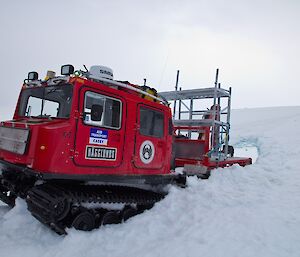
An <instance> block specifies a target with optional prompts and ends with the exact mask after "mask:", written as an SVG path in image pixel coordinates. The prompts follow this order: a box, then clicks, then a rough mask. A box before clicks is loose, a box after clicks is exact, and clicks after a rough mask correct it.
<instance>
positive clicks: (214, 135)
mask: <svg viewBox="0 0 300 257" xmlns="http://www.w3.org/2000/svg"><path fill="white" fill-rule="evenodd" d="M218 77H219V69H217V70H216V77H215V83H214V87H210V88H198V89H190V90H182V89H181V87H180V88H179V90H178V80H179V71H177V76H176V85H175V91H166V92H160V93H159V95H160V96H162V97H163V98H164V99H166V100H167V101H168V102H169V103H170V102H172V101H173V124H174V126H184V127H191V128H195V127H210V134H211V139H210V140H211V150H210V152H211V153H217V154H220V152H221V151H222V150H221V147H222V146H224V156H225V158H226V157H227V154H228V137H229V129H230V113H231V87H229V89H228V90H227V89H223V88H221V84H220V83H219V82H218ZM222 98H227V106H225V108H223V109H222V108H221V99H222ZM203 99H212V100H213V104H212V106H213V108H212V110H211V109H206V110H195V106H196V105H197V104H196V103H197V101H198V100H200V101H201V100H203ZM177 101H178V108H177ZM184 101H189V106H188V104H186V103H185V102H184ZM217 106H219V108H218V107H217ZM209 107H211V106H209ZM183 108H185V109H186V110H183ZM177 109H178V110H177ZM183 114H188V119H182V116H183ZM207 114H210V117H211V118H210V119H205V118H202V119H199V118H197V119H195V116H199V115H203V116H204V115H207ZM217 117H220V119H218V118H217ZM192 131H194V130H193V129H191V130H189V131H188V138H189V139H191V133H192ZM214 142H216V143H214Z"/></svg>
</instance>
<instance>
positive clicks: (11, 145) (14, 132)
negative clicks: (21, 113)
mask: <svg viewBox="0 0 300 257" xmlns="http://www.w3.org/2000/svg"><path fill="white" fill-rule="evenodd" d="M28 139H29V129H23V128H8V127H0V149H3V150H6V151H9V152H12V153H17V154H24V153H25V151H26V146H27V142H28Z"/></svg>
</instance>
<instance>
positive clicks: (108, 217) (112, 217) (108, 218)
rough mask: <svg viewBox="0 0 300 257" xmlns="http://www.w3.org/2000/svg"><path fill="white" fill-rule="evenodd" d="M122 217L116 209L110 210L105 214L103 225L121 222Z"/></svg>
mask: <svg viewBox="0 0 300 257" xmlns="http://www.w3.org/2000/svg"><path fill="white" fill-rule="evenodd" d="M121 221H122V219H121V217H120V214H119V212H116V211H108V212H107V213H105V214H104V215H103V218H102V225H107V224H118V223H121Z"/></svg>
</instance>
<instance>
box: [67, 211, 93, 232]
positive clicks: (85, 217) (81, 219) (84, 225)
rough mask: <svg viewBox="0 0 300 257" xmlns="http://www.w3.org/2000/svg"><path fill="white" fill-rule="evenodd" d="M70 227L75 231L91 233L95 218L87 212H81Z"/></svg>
mask: <svg viewBox="0 0 300 257" xmlns="http://www.w3.org/2000/svg"><path fill="white" fill-rule="evenodd" d="M72 226H73V227H74V228H75V229H77V230H82V231H91V230H92V229H94V228H95V217H94V215H93V214H92V213H90V212H88V211H84V212H81V213H79V214H78V215H77V216H76V217H75V219H74V220H73V222H72Z"/></svg>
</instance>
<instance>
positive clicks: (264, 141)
mask: <svg viewBox="0 0 300 257" xmlns="http://www.w3.org/2000/svg"><path fill="white" fill-rule="evenodd" d="M299 127H300V107H282V108H265V109H244V110H236V111H233V114H232V131H231V139H230V140H231V143H232V144H234V145H235V146H256V147H257V148H258V151H259V156H258V159H257V161H256V163H255V164H253V165H252V166H248V167H245V168H242V167H239V166H234V167H230V168H226V169H218V170H215V171H213V172H212V176H211V177H210V178H209V179H208V180H197V179H195V178H189V179H188V185H189V187H188V188H187V189H179V188H176V187H172V188H171V189H170V193H169V195H168V196H167V197H166V198H165V199H164V200H163V201H161V202H159V203H157V204H156V205H155V206H154V208H152V209H151V210H149V211H147V212H145V213H144V214H142V215H138V216H136V217H134V218H132V219H130V220H128V221H127V222H126V223H124V224H118V225H108V226H105V227H103V228H101V229H99V230H95V231H92V232H80V231H75V230H73V229H72V230H69V231H68V232H69V235H68V236H66V237H59V236H57V235H56V234H54V233H53V232H51V231H50V230H49V229H48V228H45V227H44V226H43V225H41V224H40V223H39V222H38V221H36V220H35V219H34V218H32V217H31V216H30V214H29V213H28V212H27V211H26V206H25V204H24V203H23V202H22V201H20V200H19V201H18V202H17V206H16V207H15V208H14V209H12V210H9V209H8V208H7V207H5V206H4V205H0V231H1V233H0V256H3V257H4V256H5V257H6V256H10V257H12V256H24V257H25V256H30V257H35V256H39V257H41V256H49V257H50V256H51V257H54V256H64V257H68V256H72V257H79V256H95V257H96V256H97V257H102V256H103V257H108V256H109V257H117V256H122V257H125V256H163V257H167V256H179V257H184V256H212V257H218V256H222V257H235V256H238V257H241V256H255V257H258V256H263V257H268V256H272V257H273V256H289V257H292V256H295V257H296V256H300V134H299V132H300V130H299Z"/></svg>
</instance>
